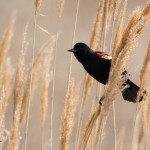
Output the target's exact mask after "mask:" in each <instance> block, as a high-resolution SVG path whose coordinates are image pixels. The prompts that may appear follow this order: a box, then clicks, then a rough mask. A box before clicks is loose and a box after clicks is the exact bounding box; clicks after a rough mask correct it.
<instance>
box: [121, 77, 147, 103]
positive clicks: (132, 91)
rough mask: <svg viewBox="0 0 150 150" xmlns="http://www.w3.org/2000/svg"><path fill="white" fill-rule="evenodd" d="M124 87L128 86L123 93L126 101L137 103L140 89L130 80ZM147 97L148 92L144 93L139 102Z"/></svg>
mask: <svg viewBox="0 0 150 150" xmlns="http://www.w3.org/2000/svg"><path fill="white" fill-rule="evenodd" d="M123 86H127V87H126V88H125V89H124V90H123V91H122V96H123V98H124V100H126V101H129V102H133V103H136V98H137V93H138V91H139V87H138V86H137V85H136V84H134V83H133V82H132V81H131V80H129V79H127V81H126V82H125V83H124V84H123ZM146 95H147V91H144V92H143V95H142V96H141V97H140V99H139V101H142V100H143V98H144V97H145V96H146Z"/></svg>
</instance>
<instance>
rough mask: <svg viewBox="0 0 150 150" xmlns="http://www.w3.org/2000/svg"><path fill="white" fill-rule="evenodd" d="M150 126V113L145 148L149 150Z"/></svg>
mask: <svg viewBox="0 0 150 150" xmlns="http://www.w3.org/2000/svg"><path fill="white" fill-rule="evenodd" d="M149 126H150V115H149V119H148V129H147V136H146V143H145V148H144V149H145V150H148V144H147V143H148V135H149Z"/></svg>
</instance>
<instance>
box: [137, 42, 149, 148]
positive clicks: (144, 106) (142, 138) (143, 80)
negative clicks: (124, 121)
mask: <svg viewBox="0 0 150 150" xmlns="http://www.w3.org/2000/svg"><path fill="white" fill-rule="evenodd" d="M149 67H150V42H149V45H148V49H147V52H146V55H145V59H144V63H143V67H142V69H141V74H140V90H139V92H138V96H137V101H139V99H140V97H141V96H142V97H143V99H144V100H145V101H143V102H142V103H141V113H142V118H141V119H142V125H141V128H140V130H139V136H138V147H139V149H142V146H143V144H144V143H145V142H146V136H147V130H148V117H149V115H148V114H149V106H150V103H149V101H148V99H147V97H146V96H147V95H146V96H145V90H146V89H147V88H146V86H147V84H148V79H149V78H148V71H149Z"/></svg>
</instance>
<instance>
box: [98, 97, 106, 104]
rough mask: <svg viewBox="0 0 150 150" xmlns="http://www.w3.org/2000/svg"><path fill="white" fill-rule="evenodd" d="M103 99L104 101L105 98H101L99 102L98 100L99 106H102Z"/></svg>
mask: <svg viewBox="0 0 150 150" xmlns="http://www.w3.org/2000/svg"><path fill="white" fill-rule="evenodd" d="M104 99H105V97H104V96H102V97H101V98H100V100H99V104H100V105H101V106H102V105H103V104H104Z"/></svg>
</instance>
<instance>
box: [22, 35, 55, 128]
mask: <svg viewBox="0 0 150 150" xmlns="http://www.w3.org/2000/svg"><path fill="white" fill-rule="evenodd" d="M54 41H55V36H52V37H51V38H50V39H49V40H48V41H47V42H46V43H45V44H44V45H43V46H42V48H41V49H40V50H39V52H38V53H37V55H36V58H35V60H34V63H33V76H32V77H33V80H32V88H33V89H35V87H36V82H37V81H38V80H37V79H38V78H39V70H40V66H41V65H40V64H41V62H42V58H43V55H44V53H45V51H46V50H49V47H51V46H52V45H53V46H54ZM30 72H31V67H30V68H29V70H28V74H27V78H26V84H25V89H24V92H23V102H22V113H21V118H20V119H21V120H20V121H21V124H22V125H24V123H25V122H26V115H27V104H28V99H29V90H30V88H29V86H30V81H31V77H30ZM33 92H34V90H33ZM32 95H33V93H32Z"/></svg>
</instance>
